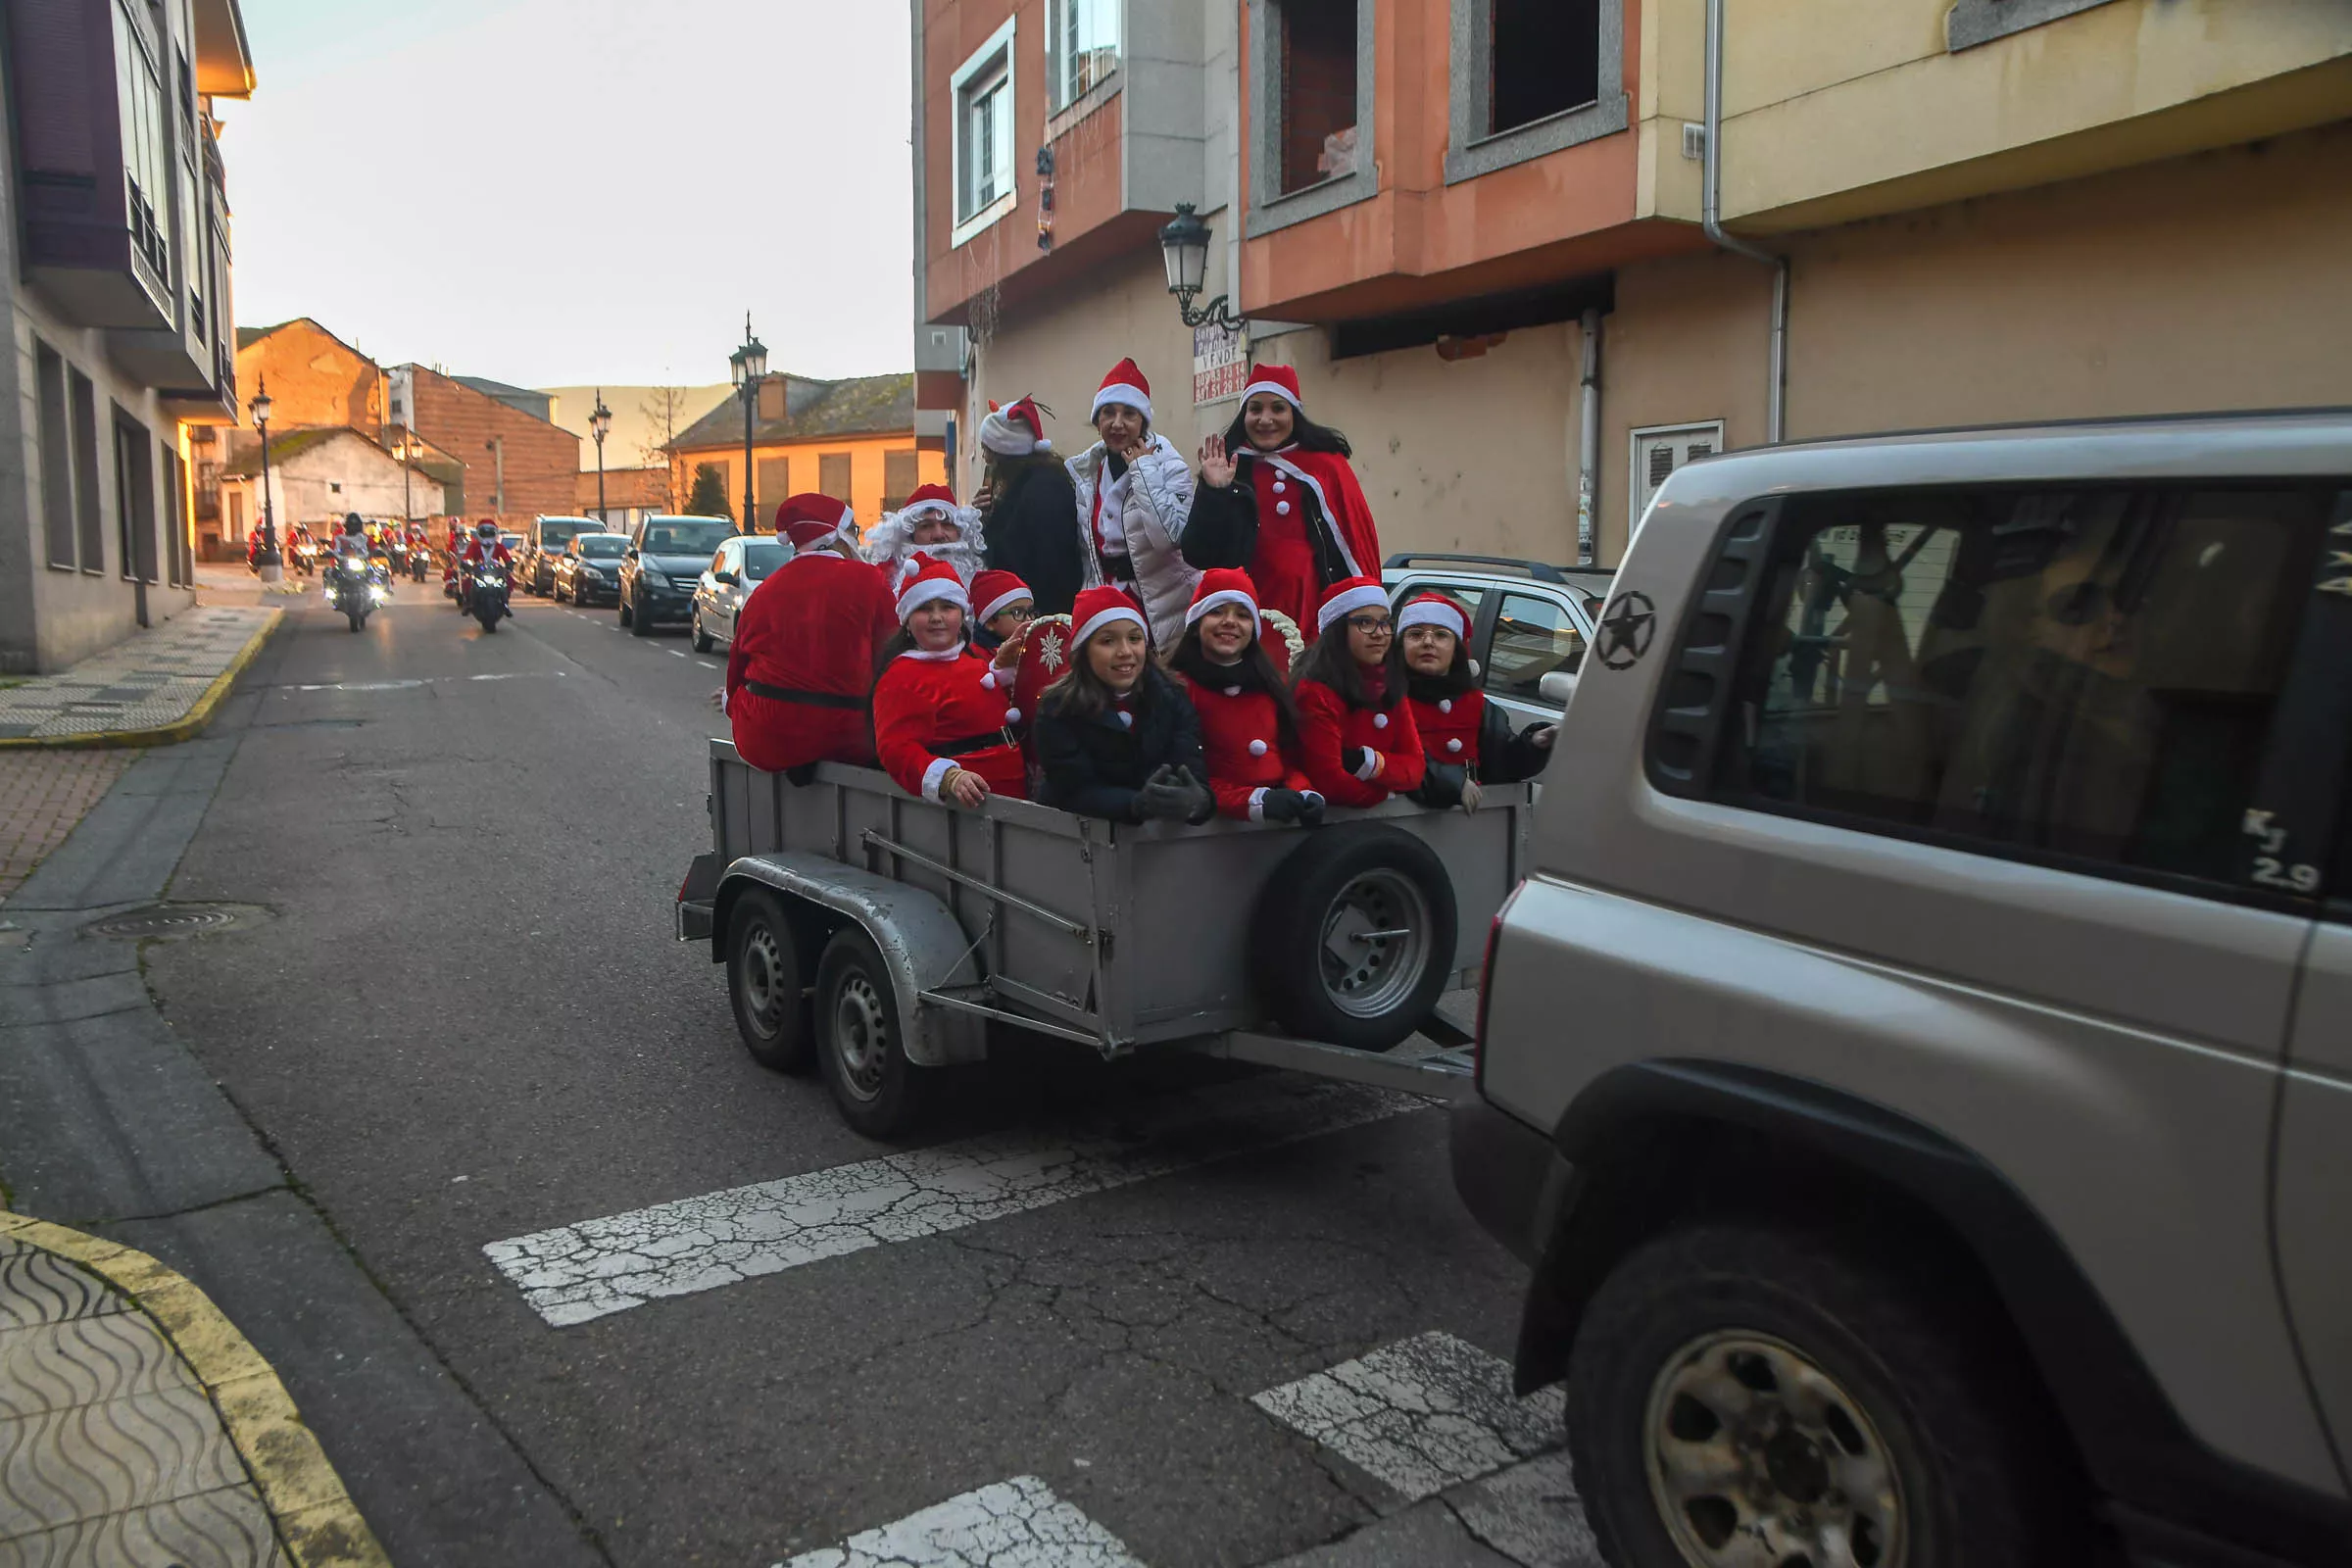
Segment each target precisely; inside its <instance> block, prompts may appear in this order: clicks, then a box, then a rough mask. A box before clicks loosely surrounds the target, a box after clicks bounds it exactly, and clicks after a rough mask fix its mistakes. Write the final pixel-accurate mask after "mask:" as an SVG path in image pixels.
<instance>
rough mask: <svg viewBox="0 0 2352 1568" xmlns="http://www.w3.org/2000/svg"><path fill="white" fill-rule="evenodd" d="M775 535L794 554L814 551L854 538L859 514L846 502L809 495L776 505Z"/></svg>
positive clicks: (856, 533)
mask: <svg viewBox="0 0 2352 1568" xmlns="http://www.w3.org/2000/svg"><path fill="white" fill-rule="evenodd" d="M776 532H778V533H780V534H782V535H783V536H784V537H785V538H786V539H788V540H790V541H791V542H792V548H793V549H794V550H796V551H800V550H816V549H820V548H822V547H823V546H825V545H829V544H831V543H832V542H833V541H834V540H836V539H855V538H857V536H858V514H857V513H855V512H853V511H852V510H851V509H850V504H849V503H848V502H846V501H836V500H834V499H833V498H832V497H831V496H823V495H817V494H815V493H813V492H808V493H804V494H801V495H797V496H791V497H788V498H787V499H785V500H784V501H781V502H779V503H777V505H776Z"/></svg>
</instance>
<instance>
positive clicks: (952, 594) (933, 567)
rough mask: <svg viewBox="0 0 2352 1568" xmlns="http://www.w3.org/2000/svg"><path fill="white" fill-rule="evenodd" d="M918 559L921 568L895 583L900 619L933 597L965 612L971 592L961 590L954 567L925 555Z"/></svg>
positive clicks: (960, 582) (967, 611)
mask: <svg viewBox="0 0 2352 1568" xmlns="http://www.w3.org/2000/svg"><path fill="white" fill-rule="evenodd" d="M922 562H923V564H922V566H921V568H920V569H918V570H917V571H916V572H915V573H914V575H913V576H911V577H908V578H907V580H906V581H905V582H903V583H901V584H900V585H899V620H900V623H901V624H905V622H906V620H907V617H908V616H909V615H912V614H913V613H915V612H916V611H918V610H920V609H922V608H923V607H924V606H925V605H927V604H930V603H931V602H932V601H933V600H935V599H945V600H946V601H947V602H948V603H950V604H952V605H960V606H962V607H963V613H965V614H966V615H969V614H970V613H972V596H971V595H970V594H967V593H965V592H964V591H963V579H962V578H961V577H958V576H956V568H955V567H954V566H951V565H949V564H947V563H946V562H944V561H934V560H932V559H931V558H930V557H928V556H925V557H923V558H922Z"/></svg>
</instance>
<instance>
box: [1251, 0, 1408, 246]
mask: <svg viewBox="0 0 2352 1568" xmlns="http://www.w3.org/2000/svg"><path fill="white" fill-rule="evenodd" d="M1375 10H1376V7H1374V6H1373V5H1371V4H1369V3H1365V0H1250V65H1249V75H1250V124H1251V126H1252V127H1253V128H1252V131H1251V134H1252V136H1253V137H1254V138H1255V140H1254V141H1253V143H1252V145H1251V148H1250V221H1249V225H1248V226H1249V232H1250V234H1253V235H1254V234H1262V233H1266V232H1269V231H1271V230H1273V229H1277V228H1281V227H1284V226H1286V225H1288V224H1291V223H1296V222H1301V221H1305V220H1306V219H1309V218H1313V217H1316V216H1318V215H1320V214H1323V213H1327V212H1330V211H1332V210H1333V209H1335V208H1339V207H1344V206H1346V205H1348V203H1349V202H1355V201H1361V200H1363V199H1364V198H1365V197H1368V196H1370V195H1372V194H1374V192H1375V191H1376V190H1377V189H1378V185H1377V182H1376V178H1375V171H1374V166H1373V148H1372V85H1373V82H1372V36H1373V25H1374V13H1375Z"/></svg>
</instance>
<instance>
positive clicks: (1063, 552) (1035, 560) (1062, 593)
mask: <svg viewBox="0 0 2352 1568" xmlns="http://www.w3.org/2000/svg"><path fill="white" fill-rule="evenodd" d="M1053 412H1054V411H1053V410H1051V409H1049V408H1047V407H1046V406H1045V405H1044V404H1042V403H1040V402H1038V401H1037V399H1035V398H1022V399H1020V400H1019V401H1018V402H1014V403H1007V404H1005V406H1004V407H1003V408H1001V409H1000V408H998V407H996V406H995V405H993V404H992V405H990V407H989V411H988V416H987V417H985V418H983V419H982V420H981V421H980V450H981V451H982V452H984V453H986V454H987V455H988V467H987V470H986V474H985V477H984V480H983V482H982V484H981V486H980V495H979V497H978V500H979V503H980V515H981V516H982V518H983V519H984V522H985V524H986V527H987V530H988V556H989V563H990V564H992V565H997V566H1002V567H1004V568H1005V570H1007V571H1011V572H1014V573H1017V574H1018V575H1019V577H1020V579H1021V580H1022V581H1023V582H1025V583H1027V584H1028V585H1029V587H1030V589H1031V591H1032V592H1033V593H1034V594H1035V595H1036V608H1037V613H1039V614H1041V615H1066V614H1068V613H1070V606H1071V604H1072V603H1073V602H1074V601H1076V599H1077V597H1078V590H1079V589H1080V588H1082V587H1084V586H1085V574H1086V566H1085V563H1084V561H1083V560H1082V558H1081V556H1080V552H1079V549H1078V543H1079V541H1078V539H1077V536H1076V535H1074V534H1073V533H1072V532H1071V531H1070V518H1071V516H1072V515H1074V514H1075V512H1076V510H1077V506H1078V497H1077V491H1076V490H1075V489H1074V488H1073V486H1072V485H1071V482H1070V470H1069V469H1068V468H1066V467H1064V466H1062V462H1061V454H1060V453H1058V452H1056V451H1054V443H1053V442H1052V441H1049V440H1047V439H1046V416H1047V415H1049V414H1051V413H1053Z"/></svg>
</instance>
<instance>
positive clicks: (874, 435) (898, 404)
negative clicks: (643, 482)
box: [669, 373, 947, 532]
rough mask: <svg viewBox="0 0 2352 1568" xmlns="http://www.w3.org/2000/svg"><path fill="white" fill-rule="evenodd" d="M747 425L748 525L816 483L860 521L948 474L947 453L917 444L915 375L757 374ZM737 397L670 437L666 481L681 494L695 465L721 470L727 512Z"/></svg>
mask: <svg viewBox="0 0 2352 1568" xmlns="http://www.w3.org/2000/svg"><path fill="white" fill-rule="evenodd" d="M758 397H759V402H758V406H757V408H756V409H755V411H754V413H755V420H754V427H753V430H752V456H753V461H754V463H755V465H756V466H755V467H754V469H753V472H752V487H753V511H754V513H755V515H754V517H753V519H752V524H751V526H752V528H753V530H754V531H756V532H765V531H767V530H769V529H771V528H772V527H773V526H774V518H775V515H776V504H777V503H778V502H780V501H782V500H783V499H784V498H785V497H786V496H789V495H795V494H799V493H801V492H803V491H816V492H819V493H821V494H824V495H829V496H833V497H836V498H837V499H839V500H843V501H847V502H848V503H849V504H850V505H851V506H852V507H853V508H854V509H855V510H856V511H857V514H858V522H859V523H860V524H868V523H871V522H873V521H874V519H875V518H877V517H879V516H881V515H882V514H883V513H885V512H888V511H893V510H895V509H897V508H898V507H900V506H902V505H904V504H905V502H906V500H907V496H908V495H909V494H910V493H912V491H913V490H914V488H915V487H916V486H917V485H923V484H937V483H939V482H941V481H942V480H943V479H944V478H945V477H946V475H947V464H946V460H945V458H944V457H943V456H942V455H941V454H940V453H939V452H936V451H921V450H918V449H917V447H916V444H915V434H914V377H913V376H911V375H908V374H904V373H902V374H898V375H865V376H857V377H853V378H851V379H848V380H842V381H818V380H813V379H811V378H809V377H807V376H799V375H782V374H778V375H769V376H766V377H764V378H763V379H762V380H761V381H760V383H759V389H758ZM743 449H744V407H743V402H742V400H741V399H740V397H737V398H730V399H728V400H727V401H726V402H724V403H722V404H720V405H719V406H718V407H717V408H715V409H712V410H711V412H710V413H709V414H706V415H704V416H703V417H701V418H699V419H697V420H695V421H694V423H693V424H691V425H689V426H687V427H686V428H685V429H684V430H682V431H680V432H679V433H678V438H677V439H676V440H675V441H674V442H672V443H671V444H670V449H669V451H670V485H671V489H672V491H673V493H674V494H675V495H676V496H677V497H678V498H679V501H680V502H681V503H683V501H684V498H685V497H686V496H688V495H689V494H691V493H692V492H693V489H694V481H695V476H696V474H697V472H698V471H699V470H701V469H703V468H706V467H708V468H714V469H716V470H717V471H718V473H719V476H720V479H721V481H722V483H723V485H724V488H725V491H726V496H727V504H726V508H725V515H727V516H729V517H734V518H737V520H739V521H740V520H741V514H742V512H743V479H744V473H743Z"/></svg>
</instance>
